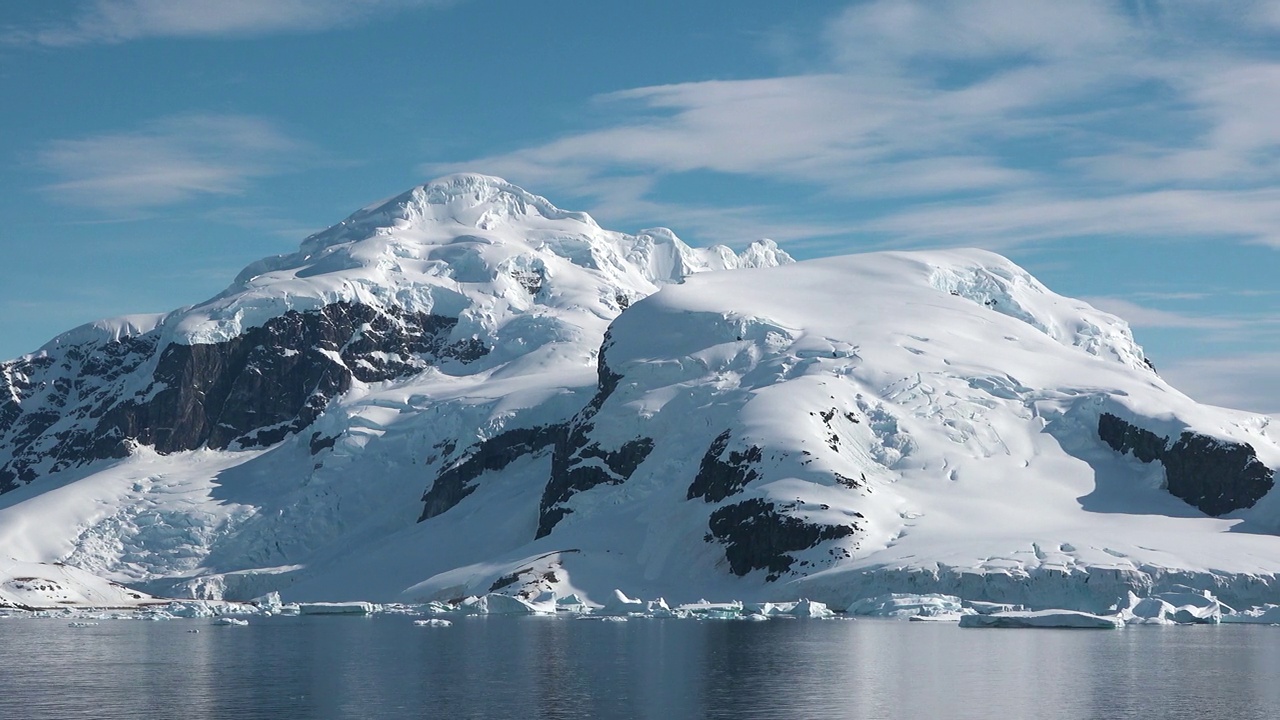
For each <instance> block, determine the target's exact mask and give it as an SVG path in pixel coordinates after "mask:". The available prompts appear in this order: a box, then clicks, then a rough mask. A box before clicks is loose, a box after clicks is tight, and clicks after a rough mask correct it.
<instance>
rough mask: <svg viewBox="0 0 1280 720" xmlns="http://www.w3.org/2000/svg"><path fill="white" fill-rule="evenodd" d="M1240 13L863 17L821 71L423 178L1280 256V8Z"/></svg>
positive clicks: (990, 6)
mask: <svg viewBox="0 0 1280 720" xmlns="http://www.w3.org/2000/svg"><path fill="white" fill-rule="evenodd" d="M1242 2H1243V3H1245V4H1244V5H1242V6H1241V10H1240V11H1239V12H1237V13H1235V14H1233V13H1230V12H1225V11H1223V10H1222V9H1221V6H1220V4H1215V3H1209V2H1203V1H1201V0H1194V1H1191V0H1188V1H1187V2H1177V3H1171V2H1161V1H1160V0H1134V1H1133V2H1120V1H1119V0H1079V1H1078V2H1076V1H1073V2H1069V3H1064V2H1060V1H1058V0H932V1H930V2H925V1H924V0H873V1H871V2H859V3H854V4H852V5H851V6H850V7H849V8H848V9H846V10H845V11H844V12H842V13H840V14H838V15H837V16H836V17H835V18H834V19H833V20H832V21H831V23H830V24H829V26H828V27H827V29H826V31H825V33H824V35H823V36H822V38H821V42H819V43H817V45H818V46H819V47H821V48H823V50H822V51H821V52H820V54H822V55H823V63H822V65H823V67H822V71H821V72H814V73H811V74H801V75H788V76H781V77H770V78H757V79H747V80H733V81H708V82H691V83H680V84H672V85H662V86H654V87H644V88H635V89H631V90H627V91H623V92H616V93H611V94H608V95H604V96H601V97H600V98H598V102H599V104H600V105H601V107H603V109H604V110H605V111H606V113H607V114H609V115H610V116H611V117H612V118H613V120H612V121H611V122H606V124H605V125H604V126H602V127H600V128H598V129H595V130H592V131H587V132H582V133H577V134H573V135H568V136H563V137H560V138H557V139H553V140H550V141H548V142H544V143H540V144H535V145H532V146H529V147H525V148H522V149H518V150H516V151H514V152H510V153H505V154H502V155H496V156H486V157H478V158H471V159H467V160H465V161H463V162H456V163H447V164H433V165H430V166H426V168H425V170H427V171H428V172H431V171H436V170H442V169H449V170H455V169H476V170H482V171H485V172H493V173H496V174H502V175H508V176H510V177H511V178H512V179H513V180H517V181H522V182H527V183H531V184H533V185H534V186H535V187H539V188H547V189H548V190H560V189H565V190H572V191H574V192H578V193H579V194H585V195H589V196H594V197H596V198H598V199H599V201H600V205H601V206H610V207H614V208H623V207H627V208H634V209H641V208H646V207H648V208H653V207H656V205H655V204H654V201H653V198H654V197H655V196H657V195H659V194H660V193H659V192H657V189H658V188H660V187H661V185H660V183H659V182H657V180H660V179H661V178H663V177H667V176H674V175H680V174H685V173H695V172H703V173H708V172H709V173H717V174H722V175H731V176H745V177H750V178H754V179H759V180H762V181H766V182H770V183H783V184H790V185H791V186H792V187H794V188H795V189H797V190H798V191H800V192H804V193H807V194H808V195H809V196H810V197H813V196H815V195H817V196H823V197H829V198H833V199H834V200H836V201H837V204H833V205H832V207H847V208H854V209H855V210H854V212H851V213H848V214H849V215H850V216H854V217H857V218H858V219H857V220H856V221H851V222H850V223H849V224H848V226H847V228H848V230H849V232H850V233H859V234H860V236H861V237H863V238H864V239H866V238H867V236H868V234H870V235H874V236H875V237H876V238H878V239H881V240H883V241H884V243H885V244H888V245H912V244H953V245H954V244H978V245H983V246H987V247H1009V246H1013V245H1017V244H1024V243H1030V242H1044V241H1049V240H1055V239H1062V238H1071V237H1081V236H1086V235H1110V236H1117V237H1119V236H1125V235H1129V236H1141V237H1146V238H1169V237H1212V238H1222V239H1232V240H1244V241H1249V242H1258V243H1265V244H1271V245H1275V246H1277V247H1280V123H1276V122H1274V118H1276V117H1280V101H1277V100H1276V98H1280V63H1275V62H1272V61H1271V59H1270V57H1269V56H1268V54H1267V53H1265V52H1262V51H1259V50H1258V48H1265V47H1266V44H1265V43H1262V44H1259V43H1258V42H1256V41H1254V42H1248V41H1245V40H1241V39H1240V38H1242V37H1244V36H1245V35H1246V34H1247V33H1252V34H1254V35H1253V36H1254V37H1262V38H1264V39H1265V38H1274V36H1273V35H1265V33H1266V32H1269V31H1267V30H1266V29H1265V27H1261V26H1260V23H1259V22H1257V21H1256V18H1257V17H1261V16H1262V15H1260V13H1261V14H1263V15H1265V14H1266V13H1271V12H1273V11H1275V12H1277V13H1280V11H1277V10H1276V8H1277V7H1280V0H1277V1H1276V2H1262V1H1261V0H1242ZM1215 33H1216V34H1215ZM1259 33H1261V34H1262V35H1258V34H1259ZM646 203H649V204H648V205H646ZM662 205H663V206H664V207H666V208H667V209H670V208H671V204H670V203H669V202H668V203H663V204H662ZM703 210H706V208H703ZM738 210H739V211H748V210H749V209H747V208H738ZM757 210H758V214H761V215H766V214H772V215H773V217H775V218H779V217H782V216H785V213H786V212H788V210H787V208H786V207H774V208H758V209H757ZM766 211H767V212H766ZM746 214H749V212H748V213H746ZM838 214H839V211H838V210H836V211H834V212H833V215H838ZM834 220H835V218H834V217H831V218H824V219H822V220H821V221H814V220H813V219H812V218H805V219H804V222H799V221H796V222H793V223H791V224H792V225H793V227H796V228H800V227H803V226H805V225H809V224H815V225H817V226H818V227H820V228H822V232H827V230H828V229H829V228H828V226H829V225H830V224H831V223H832V222H833V221H834ZM829 234H831V233H829V232H828V235H829Z"/></svg>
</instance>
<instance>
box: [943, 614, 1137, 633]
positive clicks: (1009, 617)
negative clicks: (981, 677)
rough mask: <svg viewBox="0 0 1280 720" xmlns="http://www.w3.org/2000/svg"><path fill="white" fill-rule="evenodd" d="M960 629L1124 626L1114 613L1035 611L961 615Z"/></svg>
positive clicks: (1108, 628) (1113, 627) (1102, 628)
mask: <svg viewBox="0 0 1280 720" xmlns="http://www.w3.org/2000/svg"><path fill="white" fill-rule="evenodd" d="M960 627H962V628H1078V629H1100V630H1110V629H1115V628H1122V627H1124V620H1123V619H1121V618H1120V616H1118V615H1094V614H1092V613H1087V612H1079V611H1076V610H1036V611H1015V612H1002V613H992V614H991V615H965V616H963V617H961V618H960Z"/></svg>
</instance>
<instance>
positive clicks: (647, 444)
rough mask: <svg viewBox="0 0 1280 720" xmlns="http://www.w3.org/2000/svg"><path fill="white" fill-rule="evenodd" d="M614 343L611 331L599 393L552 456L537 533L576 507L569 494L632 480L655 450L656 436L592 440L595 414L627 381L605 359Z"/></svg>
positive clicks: (602, 357)
mask: <svg viewBox="0 0 1280 720" xmlns="http://www.w3.org/2000/svg"><path fill="white" fill-rule="evenodd" d="M609 344H610V337H609V334H608V333H607V332H606V333H605V337H604V343H603V344H602V345H601V349H600V355H599V360H598V364H597V366H596V375H597V381H596V392H595V395H594V396H593V397H592V398H591V401H590V402H588V403H587V406H586V407H585V408H583V409H582V411H581V412H579V413H578V415H577V416H576V417H575V418H574V419H573V420H572V421H570V423H569V426H568V428H567V429H566V431H565V433H564V434H563V435H562V436H561V437H560V438H559V439H558V440H557V441H556V444H555V450H554V453H553V454H552V456H551V478H550V479H549V480H548V481H547V486H546V488H544V489H543V492H542V501H541V503H540V504H539V508H538V533H537V537H545V536H546V535H549V534H551V531H552V529H554V528H555V526H556V524H557V523H559V522H560V521H561V520H562V519H563V518H564V516H565V515H568V514H569V513H570V512H571V511H570V510H569V508H567V507H565V503H566V502H567V501H568V500H569V498H571V497H573V496H574V495H575V494H577V493H580V492H582V491H584V490H590V489H591V488H593V487H596V486H597V485H604V484H611V485H619V484H621V483H624V482H626V481H627V480H628V479H629V478H630V477H631V475H632V473H634V472H635V471H636V468H637V467H639V466H640V463H642V462H644V460H645V458H647V457H648V456H649V453H650V452H652V451H653V440H652V439H650V438H645V437H642V438H636V439H634V440H630V441H628V442H626V443H623V444H622V446H621V447H619V448H616V449H612V450H610V449H606V448H604V447H602V446H601V445H600V444H599V443H597V442H594V441H593V440H592V439H591V432H592V431H593V430H594V429H595V425H594V423H593V419H594V418H595V416H596V414H597V413H598V412H599V411H600V408H601V407H603V406H604V403H605V401H606V400H608V399H609V396H610V395H612V394H613V392H614V390H616V389H617V387H618V383H620V382H621V381H622V376H621V375H619V374H617V373H615V372H613V370H611V369H610V368H609V363H608V361H607V360H606V359H605V353H606V351H607V349H608V347H609Z"/></svg>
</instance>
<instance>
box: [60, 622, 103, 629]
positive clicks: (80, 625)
mask: <svg viewBox="0 0 1280 720" xmlns="http://www.w3.org/2000/svg"><path fill="white" fill-rule="evenodd" d="M97 625H98V623H96V622H71V623H67V627H73V628H86V627H97Z"/></svg>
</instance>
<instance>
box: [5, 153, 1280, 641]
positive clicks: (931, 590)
mask: <svg viewBox="0 0 1280 720" xmlns="http://www.w3.org/2000/svg"><path fill="white" fill-rule="evenodd" d="M1273 420H1274V419H1273V418H1271V417H1268V416H1264V415H1258V414H1253V413H1247V412H1240V411H1234V410H1229V409H1225V408H1217V407H1211V406H1206V405H1202V404H1199V403H1196V402H1195V401H1193V400H1192V399H1190V398H1188V397H1187V396H1186V395H1184V394H1182V393H1180V392H1179V391H1177V390H1176V389H1174V388H1172V387H1170V386H1169V385H1168V384H1167V383H1165V381H1164V380H1163V379H1161V378H1160V377H1159V375H1158V374H1157V373H1156V372H1155V371H1154V369H1153V366H1152V365H1151V363H1150V362H1149V361H1148V359H1147V358H1146V357H1145V355H1144V353H1143V351H1142V348H1141V347H1139V346H1138V344H1137V343H1136V342H1135V341H1134V339H1133V336H1132V334H1131V333H1130V331H1129V328H1128V326H1127V324H1126V323H1125V322H1124V321H1123V320H1121V319H1120V318H1117V317H1115V316H1113V315H1111V314H1108V313H1105V312H1102V311H1100V310H1097V309H1095V308H1092V307H1091V306H1089V305H1088V304H1087V303H1085V302H1082V301H1079V300H1074V299H1071V298H1067V297H1063V296H1060V295H1057V294H1056V293H1054V292H1052V291H1051V290H1049V289H1048V288H1046V287H1045V286H1044V285H1043V284H1041V283H1040V282H1039V281H1037V280H1036V279H1035V278H1034V277H1032V276H1031V275H1030V274H1029V273H1027V272H1026V271H1025V270H1023V269H1022V268H1019V267H1018V266H1017V265H1015V264H1013V263H1012V262H1010V261H1009V260H1007V259H1005V258H1003V257H1000V256H999V255H996V254H994V253H990V252H986V251H981V250H948V251H921V252H884V253H870V254H863V255H853V256H847V257H837V258H822V259H818V260H809V261H804V262H794V261H793V260H792V259H791V258H790V257H789V256H787V255H786V253H785V252H783V251H782V250H781V249H780V248H778V246H777V245H776V244H774V243H772V242H771V241H756V242H755V243H752V244H751V245H750V246H748V247H747V248H746V250H744V251H743V252H741V253H735V252H734V251H732V250H731V249H729V248H727V247H713V248H705V249H698V248H692V247H690V246H688V245H686V244H685V243H684V242H683V241H681V240H680V239H679V238H678V237H677V236H676V235H675V234H674V233H673V232H671V231H670V230H667V229H664V228H655V229H650V230H644V231H641V232H639V233H636V234H626V233H620V232H614V231H609V230H605V229H603V228H601V227H599V225H597V224H596V222H595V221H594V220H593V219H592V218H591V217H590V216H589V215H587V214H585V213H580V212H572V211H566V210H561V209H559V208H557V207H556V206H554V205H553V204H552V203H551V202H550V201H548V200H546V199H544V198H541V197H539V196H536V195H533V194H531V193H529V192H527V191H525V190H523V189H521V188H518V187H516V186H514V185H512V184H510V183H507V182H506V181H503V180H501V179H498V178H493V177H487V176H482V175H468V174H464V175H454V176H449V177H446V178H441V179H439V180H436V181H433V182H430V183H427V184H425V185H422V186H419V187H417V188H414V189H412V190H410V191H409V192H407V193H404V194H402V195H399V196H397V197H395V198H391V199H389V200H386V201H383V202H380V203H376V204H374V205H371V206H369V207H367V208H365V209H363V210H361V211H359V212H357V213H355V214H353V215H352V216H351V217H349V218H348V219H346V220H344V221H343V222H341V223H339V224H338V225H335V226H334V227H332V228H329V229H328V230H325V231H323V232H320V233H317V234H316V235H313V236H311V237H309V238H307V239H306V240H304V241H303V242H302V244H301V246H300V248H299V250H298V252H296V253H293V254H288V255H281V256H277V257H272V258H267V259H264V260H261V261H259V262H256V263H254V264H252V265H250V266H249V267H247V268H245V270H244V271H243V272H241V273H240V275H239V276H238V277H237V278H236V279H235V280H234V281H233V282H232V284H231V285H230V286H229V287H228V288H227V290H226V291H224V292H223V293H221V294H219V295H218V296H216V297H214V298H212V299H210V300H208V301H206V302H203V303H200V304H198V305H194V306H191V307H186V308H181V309H178V310H175V311H174V312H171V313H167V314H161V315H147V316H130V317H127V318H119V319H115V320H103V321H100V322H97V323H93V324H90V325H87V326H84V327H81V328H77V329H75V330H72V331H70V332H68V333H66V334H63V335H60V336H58V337H57V338H55V339H53V340H52V341H50V342H49V343H47V344H46V345H45V346H44V347H42V348H40V349H39V350H38V351H36V352H34V353H32V354H29V355H26V356H23V357H21V358H17V359H15V360H12V361H9V362H6V363H3V364H0V568H14V570H13V571H12V572H8V574H7V575H6V574H3V573H0V604H4V603H5V600H6V598H11V599H10V602H9V604H10V605H19V604H24V603H21V602H19V601H18V600H16V599H12V598H16V595H14V593H15V592H16V591H15V590H13V589H12V587H14V585H13V584H14V583H15V582H17V580H16V578H30V577H36V576H39V575H40V574H41V573H38V572H35V571H34V570H32V568H33V567H42V568H46V569H49V568H59V567H65V568H69V570H68V571H67V572H70V571H72V570H74V572H76V573H78V574H77V575H76V577H77V578H81V577H83V578H88V579H85V580H84V582H86V583H90V584H93V583H99V585H95V587H98V588H99V590H100V591H101V592H107V589H109V588H117V587H119V588H124V590H123V591H116V590H112V591H111V592H117V595H118V592H126V593H135V594H137V595H139V597H138V598H132V600H144V599H145V600H146V601H147V602H150V601H151V600H152V599H154V598H173V597H177V598H202V599H208V600H248V599H251V598H256V597H260V596H264V595H266V594H267V593H271V592H278V593H280V595H281V596H282V597H283V598H284V599H285V600H287V601H290V602H303V603H317V602H356V601H372V602H378V603H387V602H404V603H431V602H437V603H438V602H453V603H455V604H457V603H458V602H459V601H461V600H462V599H464V598H468V597H470V598H473V600H472V601H469V602H471V603H472V604H474V603H475V602H477V601H476V600H474V598H480V599H483V598H486V597H493V596H494V595H501V596H507V597H509V598H510V602H508V601H505V600H485V607H486V608H487V607H488V606H489V605H490V604H493V605H494V607H511V608H516V607H517V606H518V607H525V606H528V605H531V604H532V605H534V606H537V607H544V606H547V607H552V608H554V607H556V606H557V601H556V600H555V598H566V597H570V596H572V597H574V598H575V601H576V602H578V603H580V604H584V605H585V604H590V605H595V606H604V607H610V606H613V605H618V604H619V603H620V602H622V601H621V600H620V599H619V597H622V598H626V597H627V595H622V594H621V593H618V592H617V591H616V589H617V588H625V589H626V590H627V593H628V594H629V595H632V596H639V597H646V598H668V599H670V600H672V601H673V602H675V603H676V604H685V605H687V604H689V603H693V602H694V601H695V600H698V599H700V598H707V597H710V598H730V597H732V598H740V599H742V600H743V601H746V602H749V603H770V602H774V603H777V602H789V601H794V600H795V599H796V598H809V599H810V600H809V602H812V603H814V605H813V607H818V606H819V605H821V606H822V607H826V606H829V607H831V608H836V609H844V608H849V607H851V606H855V604H856V603H858V601H860V600H865V599H867V598H876V597H880V596H886V595H887V594H895V593H896V594H901V595H902V596H905V597H923V598H929V597H935V598H937V597H945V598H954V600H948V601H947V603H952V604H954V603H959V602H962V601H963V602H969V603H979V604H980V603H994V604H998V605H1001V606H1008V607H1012V606H1023V607H1026V608H1030V609H1032V610H1037V609H1044V608H1064V609H1070V610H1074V611H1079V612H1087V613H1108V612H1110V613H1119V612H1121V611H1124V610H1126V609H1128V608H1131V607H1134V606H1135V605H1134V603H1135V600H1134V598H1156V597H1158V596H1161V595H1162V594H1165V595H1168V594H1169V593H1175V592H1184V591H1186V589H1190V590H1191V591H1192V592H1203V591H1209V592H1211V593H1212V594H1213V595H1214V597H1215V598H1218V599H1221V601H1222V602H1223V603H1225V604H1226V605H1227V606H1230V607H1240V608H1247V607H1253V606H1265V605H1267V604H1268V603H1271V604H1276V603H1280V588H1277V573H1278V572H1280V537H1277V535H1278V534H1280V506H1278V505H1277V503H1280V498H1278V496H1277V493H1276V491H1275V490H1274V487H1273V486H1274V482H1273V479H1274V472H1275V468H1278V467H1280V434H1278V433H1277V429H1276V427H1275V425H1274V424H1273ZM54 563H62V564H63V565H54ZM19 567H21V568H23V569H22V570H21V571H18V570H17V569H16V568H19ZM45 574H46V575H48V574H50V573H48V572H46V573H45ZM67 582H70V581H69V580H68V581H67ZM30 585H31V583H29V582H28V583H27V584H26V586H24V587H28V586H30ZM104 588H105V589H104ZM6 592H8V593H9V595H5V593H6ZM24 597H26V596H24ZM112 597H115V598H116V599H117V600H120V598H119V597H117V596H112ZM635 602H637V603H640V602H641V601H635ZM931 602H932V601H931ZM1161 602H1164V601H1161ZM503 603H506V605H503ZM547 603H549V605H547ZM25 604H27V605H31V604H32V603H31V602H30V598H27V602H26V603H25ZM118 604H122V605H129V604H131V603H125V602H123V600H121V601H120V603H118ZM641 604H642V605H644V606H645V608H646V609H649V607H648V605H649V604H651V603H647V602H646V603H641ZM934 604H936V602H935V603H934ZM944 604H945V603H944ZM1148 604H1150V603H1148ZM805 607H809V606H805ZM1144 607H1145V606H1144ZM1170 607H1174V606H1172V605H1171V606H1170ZM1162 608H1163V606H1160V607H1159V608H1157V609H1158V610H1160V612H1157V613H1156V616H1158V617H1164V616H1165V614H1167V613H1164V610H1163V609H1162ZM646 611H647V610H646ZM1143 612H1145V610H1144V611H1143ZM1162 613H1164V614H1162ZM1130 617H1134V616H1133V615H1132V614H1131V615H1130ZM1224 617H1225V616H1224ZM972 622H978V621H972Z"/></svg>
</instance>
